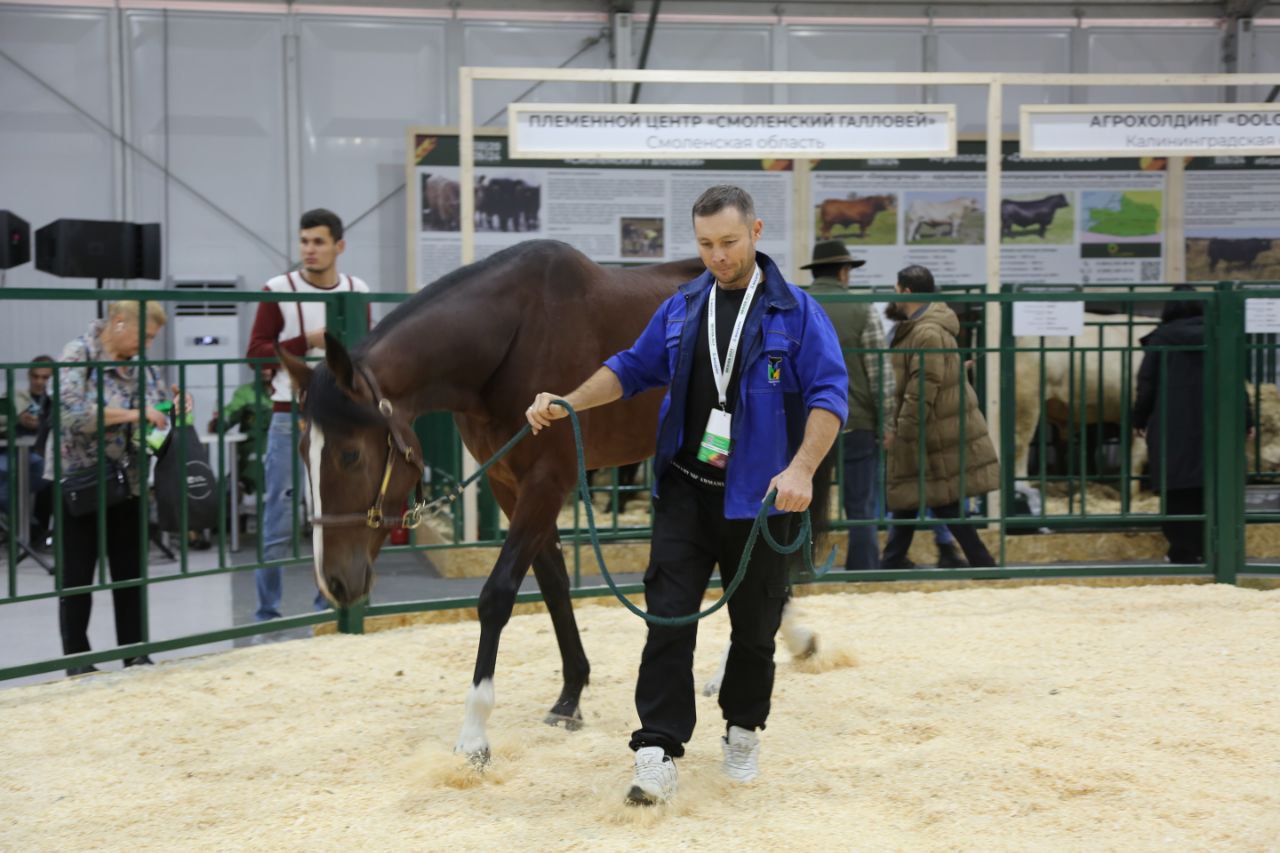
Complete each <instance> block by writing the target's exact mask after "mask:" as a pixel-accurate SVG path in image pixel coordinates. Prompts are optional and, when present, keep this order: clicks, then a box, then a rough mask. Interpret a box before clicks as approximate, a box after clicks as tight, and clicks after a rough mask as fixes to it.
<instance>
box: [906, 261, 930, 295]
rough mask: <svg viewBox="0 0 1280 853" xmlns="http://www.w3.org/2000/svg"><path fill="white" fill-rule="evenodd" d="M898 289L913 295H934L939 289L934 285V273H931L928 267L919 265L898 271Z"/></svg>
mask: <svg viewBox="0 0 1280 853" xmlns="http://www.w3.org/2000/svg"><path fill="white" fill-rule="evenodd" d="M898 287H902V288H905V289H907V290H909V291H911V292H912V293H933V292H934V291H936V290H937V289H938V288H937V287H936V286H935V285H934V283H933V273H931V272H929V268H928V267H922V266H920V265H919V264H912V265H911V266H909V267H903V268H902V269H900V270H898Z"/></svg>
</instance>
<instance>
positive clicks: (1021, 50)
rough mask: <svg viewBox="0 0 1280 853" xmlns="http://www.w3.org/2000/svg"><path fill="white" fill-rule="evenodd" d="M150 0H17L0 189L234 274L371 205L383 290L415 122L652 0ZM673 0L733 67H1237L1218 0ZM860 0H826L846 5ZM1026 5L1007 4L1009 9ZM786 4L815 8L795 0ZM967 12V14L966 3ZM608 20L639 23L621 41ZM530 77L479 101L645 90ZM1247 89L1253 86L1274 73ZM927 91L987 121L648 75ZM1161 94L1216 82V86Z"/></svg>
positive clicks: (717, 91) (8, 331)
mask: <svg viewBox="0 0 1280 853" xmlns="http://www.w3.org/2000/svg"><path fill="white" fill-rule="evenodd" d="M123 5H125V6H127V4H123ZM148 6H149V8H147V9H131V8H109V7H108V8H102V7H93V8H80V7H74V6H53V5H17V4H7V3H4V2H0V51H3V55H2V56H0V110H3V112H4V115H5V120H4V121H3V122H0V163H4V166H3V167H2V168H0V208H7V209H10V210H13V211H14V212H16V213H17V214H18V215H20V216H22V217H24V218H25V219H27V221H29V222H30V223H31V224H32V226H33V228H38V227H40V226H41V225H44V224H45V223H47V222H49V221H51V220H53V219H56V218H60V217H76V218H102V219H111V218H128V219H133V220H136V221H148V222H161V223H162V224H163V226H164V235H165V237H164V256H163V269H164V273H165V275H166V276H169V275H172V276H178V277H189V276H236V275H238V276H242V277H243V280H244V281H245V283H246V286H248V287H257V286H259V285H260V284H261V282H262V281H264V280H265V279H266V278H267V277H269V276H271V275H274V274H276V273H278V272H279V271H281V270H282V269H284V268H285V267H286V266H288V264H289V263H290V262H291V261H292V260H293V259H294V258H295V257H296V249H295V247H294V228H295V223H296V221H297V217H298V215H299V214H300V213H301V211H302V210H305V209H307V208H309V207H315V206H325V207H330V208H332V209H334V210H336V211H337V212H339V213H340V214H341V215H342V216H343V217H344V219H346V220H347V221H348V222H350V223H352V225H351V228H350V231H349V232H348V235H347V244H348V248H347V254H346V255H345V256H344V258H343V261H342V268H343V269H345V270H348V271H350V272H352V273H355V274H358V275H360V276H362V277H364V278H366V279H367V280H368V281H369V283H370V284H371V286H372V287H373V288H374V289H376V290H381V291H400V290H403V289H404V287H405V267H404V264H405V260H404V259H405V254H406V253H405V249H404V240H405V228H404V222H405V211H404V204H405V197H404V193H403V191H402V183H403V180H404V151H403V145H404V128H405V127H406V126H408V125H411V124H418V125H422V124H439V125H451V124H454V123H456V121H457V69H458V68H459V67H460V66H462V65H491V66H492V65H503V66H515V67H556V66H560V65H562V64H563V65H565V66H566V67H570V68H608V67H614V66H617V67H634V66H635V65H637V64H638V59H639V54H640V50H641V43H642V40H643V37H644V30H645V24H646V22H647V18H646V17H645V13H644V11H643V9H642V10H640V11H639V13H638V14H636V15H635V16H634V17H632V16H625V24H626V25H625V26H619V24H620V23H621V22H622V21H623V17H622V16H615V17H614V18H613V19H611V18H610V16H609V15H607V14H605V13H603V12H598V11H590V10H591V9H596V10H598V9H600V8H601V7H600V6H598V5H594V4H578V5H577V6H574V7H572V8H569V11H568V12H567V13H565V14H559V13H548V12H546V11H545V10H546V8H547V6H546V4H528V3H525V4H520V3H512V4H510V5H509V6H508V8H507V10H505V11H503V10H492V9H491V10H488V11H483V10H481V11H474V12H468V7H469V4H466V3H464V4H463V6H462V7H461V8H460V9H459V15H458V16H457V17H453V16H452V15H451V13H450V12H449V11H448V10H447V9H430V8H427V9H424V8H413V9H409V8H405V9H388V8H373V7H370V8H368V9H362V8H356V7H343V8H342V12H343V14H332V13H331V12H336V11H338V10H337V9H328V10H326V9H325V8H324V7H319V6H310V7H305V10H306V11H299V9H298V8H295V10H294V11H293V12H289V11H288V10H287V9H286V7H284V6H281V5H272V4H265V3H264V4H261V5H260V7H259V6H256V5H253V4H245V3H241V4H236V5H235V6H234V10H233V11H226V12H223V11H219V8H220V7H219V5H218V4H217V3H203V4H201V11H190V10H189V9H182V8H173V9H169V10H168V11H164V10H161V9H158V8H155V7H154V5H153V4H148ZM176 6H177V4H176V3H175V7H176ZM259 8H260V9H261V11H258V9H259ZM668 8H669V7H668V6H664V7H663V17H662V18H661V19H660V22H659V24H658V26H657V27H656V28H655V34H654V39H653V43H652V47H651V50H650V55H649V57H648V63H647V64H648V66H649V67H651V68H668V69H679V68H692V69H726V68H732V69H741V70H742V71H743V72H744V77H749V75H750V74H751V72H752V71H765V70H808V71H820V70H829V71H936V70H954V71H1015V72H1055V71H1090V72H1105V71H1121V72H1130V71H1133V72H1138V71H1142V72H1151V71H1166V72H1177V73H1194V72H1212V71H1221V70H1224V65H1223V52H1222V43H1223V30H1222V29H1220V28H1218V27H1216V26H1214V25H1212V23H1211V22H1208V21H1207V19H1202V21H1203V22H1202V23H1200V24H1199V25H1187V22H1186V21H1183V20H1181V18H1182V17H1183V16H1185V15H1188V14H1191V13H1190V12H1188V7H1168V9H1167V10H1166V11H1165V12H1164V14H1166V15H1168V16H1170V20H1169V23H1168V25H1163V24H1162V23H1161V19H1160V18H1159V17H1158V16H1154V17H1153V15H1152V14H1151V13H1150V12H1149V11H1148V12H1145V13H1144V16H1145V17H1146V18H1148V19H1150V23H1149V24H1147V25H1143V26H1138V25H1136V24H1134V23H1133V19H1128V21H1126V22H1119V21H1116V22H1113V24H1112V25H1106V26H1103V25H1100V22H1099V21H1098V20H1096V19H1086V24H1087V25H1086V26H1084V27H1077V26H1075V25H1074V22H1073V21H1072V20H1071V19H1070V17H1067V18H1061V17H1059V18H1054V19H1047V18H1046V19H1044V21H1042V22H1033V21H1028V22H1027V23H1025V24H1019V25H1014V24H1013V23H1012V22H1010V21H1009V20H1007V19H1000V20H987V21H984V20H983V19H981V18H978V17H973V16H974V15H977V14H980V13H981V10H980V8H979V7H973V8H972V9H968V10H966V9H964V8H962V7H945V8H946V13H947V14H948V15H953V14H954V15H955V16H956V17H952V18H946V19H942V18H939V19H937V20H935V21H933V22H932V23H930V22H929V21H928V20H927V19H926V18H924V17H923V16H922V13H921V12H919V11H918V10H917V11H913V12H912V13H911V14H912V15H914V16H915V17H897V18H892V17H883V18H879V19H877V20H876V21H874V22H871V23H866V22H859V21H854V20H851V19H841V18H835V17H821V18H819V17H812V18H802V17H792V18H779V17H778V16H777V15H776V14H761V13H762V12H764V11H765V10H766V9H767V8H770V7H764V6H761V5H760V4H751V3H746V4H721V5H720V6H718V7H714V10H715V11H716V12H717V13H725V14H730V15H733V14H735V10H737V12H736V13H737V17H736V18H724V19H716V18H714V17H709V16H708V15H691V14H687V13H688V12H689V9H690V8H691V7H690V4H687V3H686V4H683V5H674V4H673V5H672V7H671V8H674V9H675V10H676V11H675V12H674V13H673V16H672V18H671V19H670V20H668V17H667V9H668ZM700 8H702V9H711V8H713V7H709V6H703V7H700ZM848 8H849V7H847V6H839V7H836V6H830V5H827V6H823V7H821V8H820V9H817V10H816V11H817V12H820V13H821V14H822V15H826V16H831V15H832V13H833V11H836V10H839V13H840V14H843V13H844V12H845V11H846V10H847V9H848ZM1128 8H1130V7H1127V6H1126V7H1125V10H1126V11H1125V13H1126V14H1129V13H1128V12H1127V9H1128ZM862 10H863V7H859V11H860V12H862ZM953 10H954V11H953ZM1033 11H1034V10H1030V9H1022V10H1019V11H1018V12H1017V14H1019V15H1023V16H1026V15H1029V14H1032V13H1033ZM348 12H359V14H347V13H348ZM1008 12H1009V10H1008V9H1006V8H1005V7H1001V11H998V12H997V13H996V14H1006V13H1008ZM788 13H793V14H795V15H800V14H802V13H804V9H803V7H789V8H788ZM871 13H873V12H872V11H868V12H867V14H871ZM875 13H876V14H879V12H875ZM966 14H967V15H970V19H968V20H965V19H963V18H962V17H961V16H963V15H966ZM1056 14H1059V15H1061V14H1063V13H1062V12H1058V13H1056ZM1117 14H1119V13H1117ZM899 15H901V13H899ZM613 32H617V33H621V34H623V36H624V38H625V39H626V42H627V43H624V44H621V45H618V49H617V50H615V49H614V45H613V43H612V40H611V39H610V37H609V36H610V34H611V33H613ZM1239 56H1240V59H1239V70H1241V71H1249V70H1256V71H1271V70H1280V26H1263V25H1258V26H1255V27H1253V28H1251V30H1250V31H1248V32H1245V33H1242V36H1241V40H1240V51H1239ZM528 89H529V86H527V85H525V84H522V83H516V82H500V83H482V84H480V85H479V86H478V88H477V93H476V94H477V100H476V111H475V112H476V116H475V117H476V119H477V121H478V122H479V123H491V124H495V125H501V124H504V123H505V120H506V116H505V112H504V111H503V106H504V105H505V104H506V103H507V102H508V101H511V100H513V99H515V98H518V97H521V96H524V99H525V100H535V101H560V102H577V103H583V102H600V101H605V100H609V99H610V98H611V97H613V96H615V94H616V95H619V96H622V97H626V96H627V95H629V91H630V89H629V86H619V87H615V91H611V89H610V87H608V86H606V85H603V84H597V83H576V84H570V83H561V84H546V85H543V86H540V87H538V88H536V89H534V90H533V91H532V92H527V90H528ZM55 93H56V94H55ZM1088 94H1089V95H1090V96H1091V97H1095V98H1096V100H1099V101H1102V100H1105V99H1109V100H1123V101H1129V102H1132V101H1134V100H1135V99H1136V95H1135V93H1134V92H1133V91H1121V90H1116V89H1110V90H1107V89H1100V90H1098V91H1097V92H1094V93H1088ZM1244 94H1245V93H1244V92H1242V93H1241V95H1242V96H1241V98H1240V99H1241V100H1248V99H1250V98H1253V99H1259V98H1261V97H1264V96H1265V95H1266V93H1265V92H1261V93H1259V92H1257V91H1256V90H1255V91H1252V92H1249V93H1248V95H1249V97H1245V96H1244ZM1085 96H1086V93H1084V92H1078V93H1073V92H1071V91H1069V90H1063V89H1061V88H1059V89H1036V88H1032V87H1011V88H1009V89H1008V90H1007V91H1006V103H1005V108H1004V120H1005V127H1006V129H1007V130H1010V131H1012V130H1014V128H1015V125H1016V121H1017V115H1018V113H1017V109H1016V106H1017V105H1018V104H1019V103H1055V102H1064V101H1070V100H1072V98H1073V97H1074V98H1075V99H1077V100H1079V99H1083V98H1084V97H1085ZM922 97H923V98H924V99H927V100H929V101H940V102H950V101H954V102H956V103H957V104H958V105H959V116H960V129H961V130H962V131H979V130H981V128H982V126H983V124H984V119H985V104H984V103H983V100H984V99H983V98H982V96H981V95H980V94H978V93H976V91H974V90H968V91H965V90H960V89H957V91H955V92H952V91H950V90H949V89H948V88H947V87H937V89H936V90H933V91H919V88H918V87H913V86H903V87H865V88H864V87H858V88H854V87H849V88H847V89H843V88H842V89H837V88H832V87H817V86H763V85H757V86H752V85H750V84H749V83H744V84H742V85H723V86H719V85H718V86H710V85H706V86H684V87H678V86H664V85H657V84H653V85H646V86H644V87H643V89H642V92H641V101H643V102H649V103H653V102H662V101H683V102H699V101H710V102H721V103H749V102H764V103H786V102H793V103H820V102H830V101H832V100H835V101H837V102H839V101H845V102H850V103H857V102H862V103H878V102H879V103H884V102H899V103H910V102H913V101H916V100H918V99H920V98H922ZM1160 97H1161V98H1162V99H1164V100H1177V99H1179V98H1183V99H1186V100H1204V99H1211V95H1210V93H1208V92H1205V91H1203V90H1201V91H1199V92H1197V91H1195V90H1188V91H1187V92H1185V93H1180V92H1169V91H1165V92H1163V93H1162V94H1161V96H1160ZM64 98H65V100H64ZM67 101H70V102H71V103H73V104H74V105H75V107H73V106H71V104H69V103H67ZM77 107H78V109H77ZM90 117H92V118H90ZM94 120H96V121H97V122H100V123H101V124H95V121H94ZM113 134H115V135H118V137H119V138H118V139H117V138H116V136H113ZM130 146H134V147H136V151H134V150H131V148H130ZM166 164H167V168H168V171H169V174H170V177H169V178H168V179H166V176H165V172H164V167H165V166H166ZM6 282H7V284H8V285H9V286H19V285H38V286H65V287H81V286H88V285H90V283H89V282H83V281H64V280H61V279H56V278H54V277H51V276H48V275H45V274H44V273H40V272H37V271H36V270H35V268H34V266H32V265H25V266H22V267H18V268H16V269H14V270H11V271H9V273H8V275H7V277H6ZM154 284H155V283H152V282H135V283H134V285H135V286H139V287H142V286H148V287H149V286H153V285H154ZM115 285H116V286H119V283H115ZM37 312H38V313H39V316H32V315H33V314H35V313H37ZM91 313H92V311H91V309H87V308H85V309H70V308H68V305H67V304H66V303H63V304H60V305H46V306H32V305H27V306H24V308H23V310H22V311H21V312H16V311H9V312H0V358H3V359H7V360H12V359H19V358H25V357H28V356H30V355H32V354H34V353H36V352H44V351H49V350H57V349H58V348H59V347H60V345H61V344H62V343H63V342H64V341H65V340H67V339H68V338H70V337H71V336H73V335H74V334H77V333H79V332H80V331H81V330H82V329H83V327H84V324H85V322H86V321H87V319H88V318H89V316H90V315H91ZM248 313H249V312H246V314H248ZM248 321H249V317H248V316H246V318H245V323H246V324H247V323H248Z"/></svg>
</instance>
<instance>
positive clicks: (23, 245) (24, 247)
mask: <svg viewBox="0 0 1280 853" xmlns="http://www.w3.org/2000/svg"><path fill="white" fill-rule="evenodd" d="M29 260H31V226H30V225H28V224H27V221H26V220H25V219H23V218H22V217H21V216H18V215H16V214H14V213H10V212H9V211H7V210H0V270H7V269H9V267H16V266H18V264H25V263H26V262H27V261H29Z"/></svg>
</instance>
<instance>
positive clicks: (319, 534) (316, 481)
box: [307, 423, 333, 601]
mask: <svg viewBox="0 0 1280 853" xmlns="http://www.w3.org/2000/svg"><path fill="white" fill-rule="evenodd" d="M323 452H324V433H322V432H321V431H320V427H318V426H316V425H315V424H314V423H313V424H311V453H310V460H311V465H310V468H309V470H308V471H307V484H308V485H309V486H310V487H311V506H312V508H313V510H312V511H313V512H314V513H315V515H314V517H315V518H319V517H320V515H321V514H322V512H323V510H321V509H320V460H321V459H322V458H323V457H322V456H321V454H322V453H323ZM311 550H312V551H314V552H315V553H314V554H313V555H312V556H313V557H314V561H313V562H314V564H315V565H314V570H315V574H316V586H318V587H319V588H320V592H321V593H323V594H324V597H325V598H327V599H329V600H330V601H332V600H333V596H332V595H331V594H330V593H329V587H328V586H326V585H325V582H324V569H323V566H324V527H322V526H321V525H319V524H313V525H312V527H311Z"/></svg>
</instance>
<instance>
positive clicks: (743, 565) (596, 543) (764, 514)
mask: <svg viewBox="0 0 1280 853" xmlns="http://www.w3.org/2000/svg"><path fill="white" fill-rule="evenodd" d="M552 403H553V404H554V405H556V406H559V407H560V408H562V409H564V410H565V411H566V412H567V413H568V415H569V421H570V423H571V424H572V426H573V442H574V446H575V448H576V449H577V453H578V494H579V496H580V497H581V498H582V502H583V504H585V507H586V511H587V528H588V530H589V532H590V535H591V548H592V550H594V551H595V555H596V563H597V564H598V565H599V566H600V575H601V576H602V577H603V578H604V581H605V583H606V584H608V586H609V589H610V590H612V591H613V594H614V595H615V596H616V597H617V599H618V601H621V602H622V604H623V606H625V607H626V608H627V609H628V610H630V611H631V612H632V613H634V614H636V615H637V616H639V617H640V618H641V619H644V620H645V621H646V622H648V623H650V624H652V625H666V626H677V625H689V624H691V623H693V622H697V621H698V620H699V619H705V618H706V617H708V616H710V615H711V614H712V613H715V612H716V611H717V610H719V609H720V608H721V607H724V606H725V604H727V603H728V602H729V599H730V598H732V597H733V594H734V593H735V592H737V590H738V587H739V586H741V585H742V581H743V578H745V577H746V576H747V564H748V563H750V562H751V553H752V551H754V550H755V546H756V539H758V538H759V537H760V535H761V534H764V541H765V542H766V543H768V545H769V547H770V548H772V549H773V550H774V551H777V552H778V553H779V554H794V553H795V552H796V551H798V550H800V549H801V548H802V547H803V548H804V565H805V569H807V570H808V571H809V572H810V574H812V575H813V576H814V577H818V578H820V577H822V576H823V575H825V574H826V573H827V572H829V571H831V567H832V566H833V565H834V564H835V559H836V549H835V548H832V549H831V554H830V555H829V556H828V557H827V561H826V562H825V563H823V564H822V565H821V566H815V565H814V563H813V522H812V521H811V520H810V517H809V511H808V510H805V511H804V513H803V514H802V515H801V520H800V535H799V536H797V537H796V540H795V541H794V542H792V543H791V544H789V545H783V544H781V543H779V542H778V541H776V540H775V539H774V538H773V534H772V533H771V532H770V531H769V524H768V520H769V510H770V509H772V508H773V502H774V500H776V499H777V496H778V492H777V490H776V489H775V490H773V491H770V492H769V494H768V495H766V496H765V499H764V502H763V503H762V504H761V505H760V511H759V512H758V513H756V519H755V522H754V523H753V524H752V525H751V533H750V534H748V536H747V544H746V546H745V547H744V548H743V549H742V559H740V560H739V561H738V570H737V571H736V572H734V574H733V580H731V581H730V582H729V585H728V586H727V587H725V588H724V592H723V593H721V595H720V598H719V599H717V600H716V602H715V603H714V604H712V605H711V606H710V607H708V608H707V609H706V610H700V611H698V612H697V613H690V614H688V615H687V616H655V615H654V614H652V613H646V612H645V611H643V610H641V609H640V608H639V607H637V606H636V605H635V604H634V603H633V602H632V601H631V599H629V598H627V596H626V595H624V594H623V592H622V590H620V589H618V585H617V583H615V582H614V580H613V575H611V574H610V573H609V567H608V566H607V565H605V561H604V552H603V551H602V550H601V548H600V534H599V532H598V531H597V530H596V516H595V508H594V507H593V506H592V503H591V486H590V481H589V480H588V479H587V462H586V457H585V455H584V452H583V449H582V426H581V424H579V422H578V413H577V412H576V411H574V408H573V406H572V405H570V404H569V403H568V402H567V401H565V400H552ZM531 431H532V427H530V426H528V425H526V426H525V427H524V429H522V430H520V432H518V433H516V434H515V436H514V437H512V439H511V440H510V441H508V442H507V443H506V444H504V445H503V446H502V448H501V449H499V450H498V452H497V453H495V454H494V455H493V457H492V458H490V459H489V460H488V461H487V462H485V463H484V464H483V465H481V466H480V467H479V468H477V469H476V470H475V472H474V473H472V475H471V476H470V477H468V478H467V479H465V480H463V481H462V482H461V483H459V484H458V486H457V490H456V492H455V494H456V493H460V492H461V491H462V490H463V489H465V488H466V487H467V486H469V485H471V484H472V483H473V482H475V481H476V480H478V479H479V478H480V477H481V475H483V474H484V472H485V471H487V470H489V468H490V467H492V466H493V464H494V463H495V462H497V461H498V460H499V459H501V458H502V457H503V456H506V455H507V453H509V452H510V451H511V448H513V447H515V446H516V445H517V444H519V443H520V442H521V441H522V440H523V439H524V437H525V436H527V435H528V434H529V433H530V432H531ZM722 574H723V573H722Z"/></svg>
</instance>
